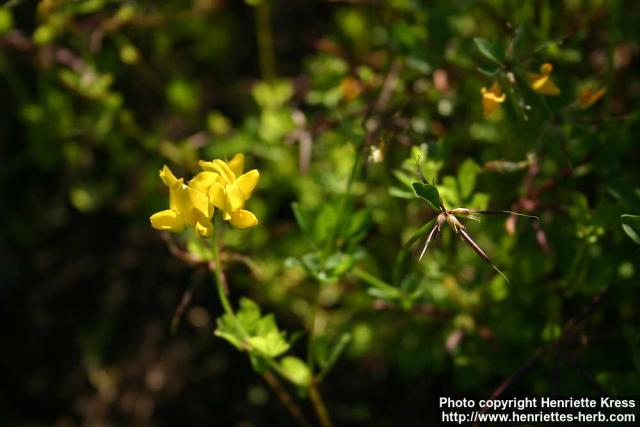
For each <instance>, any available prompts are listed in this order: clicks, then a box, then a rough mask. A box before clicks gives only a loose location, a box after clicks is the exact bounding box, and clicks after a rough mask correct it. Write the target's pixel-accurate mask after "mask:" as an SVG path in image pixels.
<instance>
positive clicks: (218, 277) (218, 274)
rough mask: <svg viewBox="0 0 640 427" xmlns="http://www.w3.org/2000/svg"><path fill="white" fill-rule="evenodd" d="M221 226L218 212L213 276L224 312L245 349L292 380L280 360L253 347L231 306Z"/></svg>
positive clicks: (214, 236)
mask: <svg viewBox="0 0 640 427" xmlns="http://www.w3.org/2000/svg"><path fill="white" fill-rule="evenodd" d="M221 228H222V224H221V221H220V216H219V215H218V214H216V215H215V216H214V232H213V239H212V240H211V251H212V252H213V262H214V263H215V271H214V274H213V276H214V278H215V282H216V288H217V290H218V297H219V298H220V302H221V303H222V307H223V309H224V312H225V313H226V314H227V315H228V316H229V318H230V319H231V321H232V322H233V325H234V326H235V327H236V329H237V330H238V332H239V333H240V335H241V336H242V338H243V340H244V341H243V343H242V344H243V346H244V347H245V349H246V350H247V351H253V352H254V353H256V354H257V355H258V356H260V357H262V358H263V359H264V360H265V361H266V362H267V364H268V365H269V366H270V367H271V368H272V369H273V370H274V371H276V372H277V373H278V374H279V375H280V376H281V377H282V378H284V379H286V380H288V381H291V380H290V379H289V378H287V376H286V375H285V373H284V371H283V370H282V368H281V367H280V365H279V364H278V362H276V361H275V360H274V359H273V358H272V357H270V356H267V355H265V354H264V353H262V352H261V351H260V350H258V349H257V348H254V347H252V346H251V344H249V342H248V341H247V338H249V334H248V333H247V331H246V330H245V329H244V328H243V327H242V325H240V322H238V318H237V317H236V314H235V312H234V311H233V308H232V307H231V303H230V302H229V298H227V293H226V291H225V287H224V281H223V280H222V263H221V262H220V252H219V249H218V247H219V241H220V231H219V230H220V229H221Z"/></svg>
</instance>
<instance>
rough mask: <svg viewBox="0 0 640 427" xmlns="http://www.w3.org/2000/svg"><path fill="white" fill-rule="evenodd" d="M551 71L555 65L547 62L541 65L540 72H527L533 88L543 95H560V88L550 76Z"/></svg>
mask: <svg viewBox="0 0 640 427" xmlns="http://www.w3.org/2000/svg"><path fill="white" fill-rule="evenodd" d="M551 71H553V65H551V64H549V63H546V64H542V65H541V66H540V74H537V73H527V77H528V79H529V86H531V89H533V90H535V91H536V92H538V93H541V94H543V95H551V96H555V95H560V89H558V86H556V85H555V84H554V83H553V82H552V81H551V79H550V78H549V76H550V75H551Z"/></svg>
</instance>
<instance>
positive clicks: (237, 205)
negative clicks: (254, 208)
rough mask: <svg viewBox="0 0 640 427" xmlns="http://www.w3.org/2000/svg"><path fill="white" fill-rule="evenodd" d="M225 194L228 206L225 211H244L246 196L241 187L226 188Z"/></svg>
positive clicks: (228, 186)
mask: <svg viewBox="0 0 640 427" xmlns="http://www.w3.org/2000/svg"><path fill="white" fill-rule="evenodd" d="M224 192H225V193H226V196H227V199H226V202H227V203H226V206H225V208H224V209H225V210H226V211H230V212H235V211H237V210H238V209H242V207H243V206H244V200H245V199H244V194H243V193H242V190H241V189H240V187H239V186H238V185H236V184H230V185H227V186H226V187H224Z"/></svg>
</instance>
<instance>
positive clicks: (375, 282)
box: [352, 267, 398, 293]
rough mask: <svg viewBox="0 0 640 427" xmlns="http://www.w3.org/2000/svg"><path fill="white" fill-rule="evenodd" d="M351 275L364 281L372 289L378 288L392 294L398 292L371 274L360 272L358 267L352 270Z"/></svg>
mask: <svg viewBox="0 0 640 427" xmlns="http://www.w3.org/2000/svg"><path fill="white" fill-rule="evenodd" d="M352 273H353V274H354V275H356V276H357V277H358V278H359V279H361V280H364V281H365V282H367V283H368V284H370V285H371V286H373V287H374V288H378V289H380V290H383V291H386V292H393V293H395V292H398V288H396V287H394V286H391V285H390V284H388V283H387V282H385V281H384V280H382V279H380V278H378V277H376V276H374V275H373V274H371V273H369V272H367V271H365V270H362V269H361V268H358V267H356V268H354V269H353V271H352Z"/></svg>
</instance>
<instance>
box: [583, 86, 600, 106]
mask: <svg viewBox="0 0 640 427" xmlns="http://www.w3.org/2000/svg"><path fill="white" fill-rule="evenodd" d="M605 93H607V88H606V87H603V88H600V89H598V90H595V88H593V87H587V88H584V89H582V90H581V91H580V92H579V93H578V104H579V105H580V108H589V107H591V106H592V105H593V104H595V103H596V102H598V100H599V99H600V98H602V97H603V96H604V94H605Z"/></svg>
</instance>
